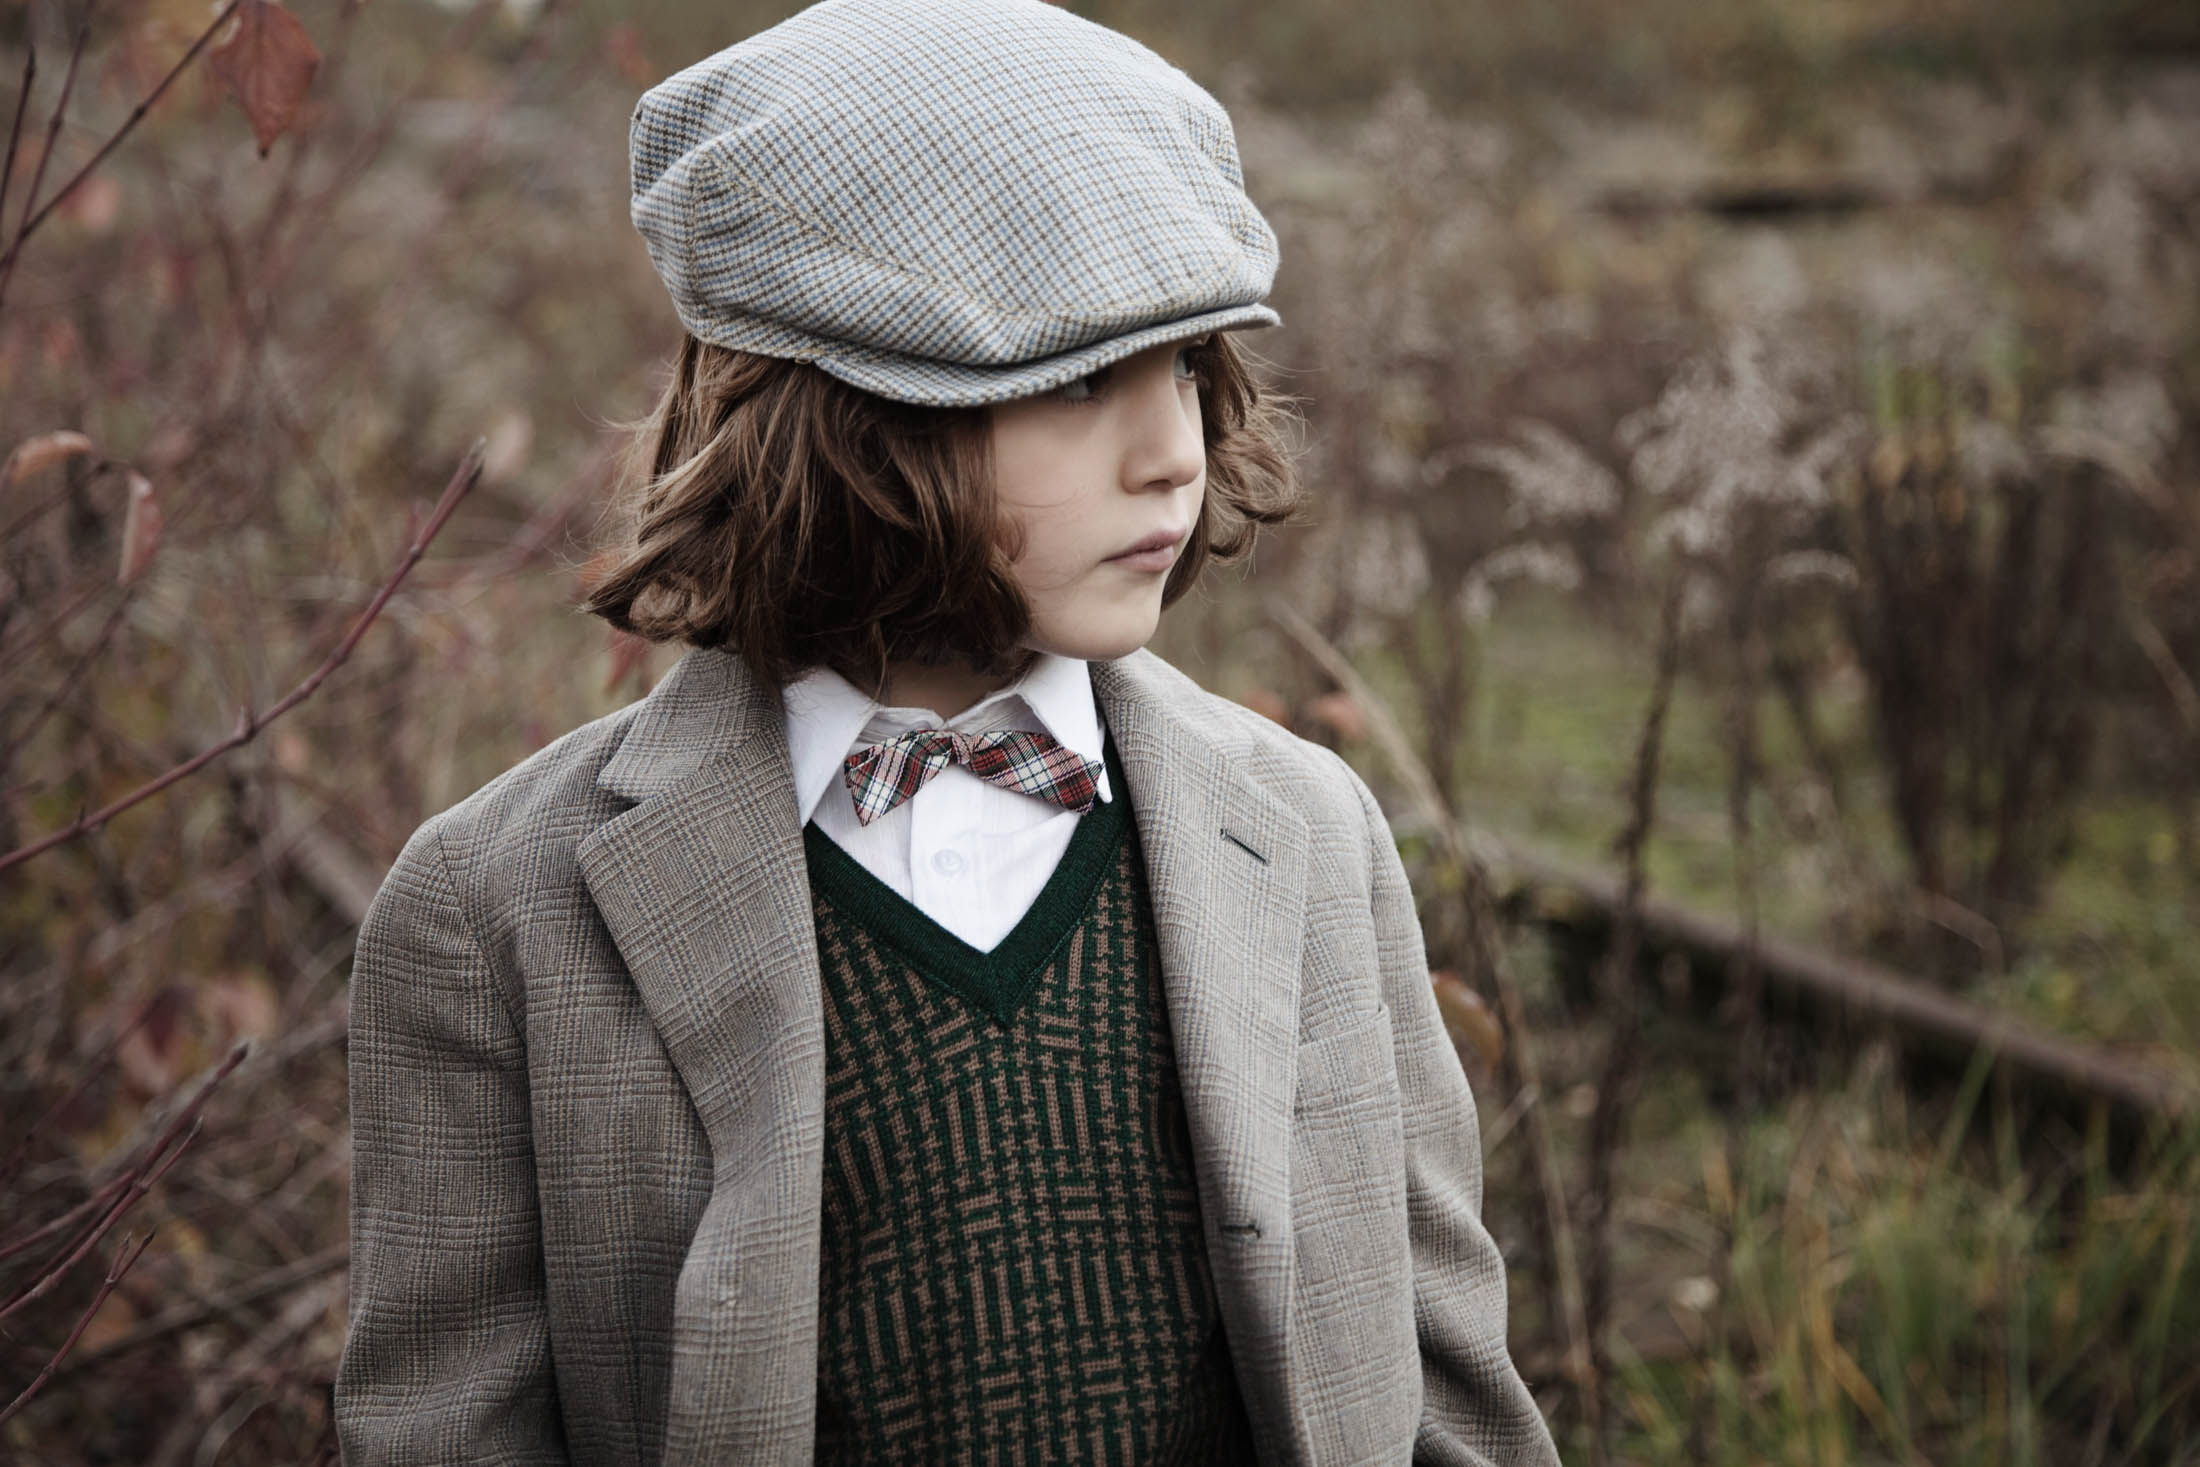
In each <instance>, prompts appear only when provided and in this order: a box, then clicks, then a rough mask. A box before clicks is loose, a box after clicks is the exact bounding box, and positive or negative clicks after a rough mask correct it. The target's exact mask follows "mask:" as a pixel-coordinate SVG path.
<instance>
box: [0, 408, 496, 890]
mask: <svg viewBox="0 0 2200 1467" xmlns="http://www.w3.org/2000/svg"><path fill="white" fill-rule="evenodd" d="M485 447H486V444H485V442H484V441H483V440H479V439H477V440H475V442H474V446H473V447H472V448H470V449H468V450H467V452H466V457H465V458H464V459H463V460H461V461H460V463H459V466H458V469H457V471H456V472H454V473H453V474H452V475H451V481H450V483H448V484H447V485H445V486H444V488H443V497H442V498H441V499H439V500H437V501H436V506H435V509H434V511H433V512H432V513H430V514H429V516H428V518H427V521H426V522H425V523H424V524H422V526H421V527H420V531H419V533H418V534H416V535H415V536H414V537H413V540H412V543H411V544H410V545H408V546H406V547H405V553H404V555H403V556H401V557H400V558H399V559H398V562H397V569H396V570H395V571H393V572H391V574H390V577H389V579H388V580H386V581H384V582H383V583H382V589H381V590H379V591H377V592H376V593H375V595H374V599H373V600H372V601H370V602H368V603H367V607H366V610H364V611H362V612H360V613H359V615H358V616H357V617H356V618H355V619H354V620H353V621H352V624H351V630H350V631H348V632H346V633H345V634H344V639H343V640H342V641H341V642H339V643H337V645H336V650H335V651H333V652H331V653H329V655H328V657H327V658H326V660H324V661H323V662H322V663H321V665H320V666H319V667H317V668H315V669H314V670H313V672H312V673H311V674H310V675H309V676H308V677H307V678H306V680H305V681H304V682H302V683H300V684H298V686H297V687H295V688H292V689H291V690H290V691H289V692H288V693H287V694H285V695H284V696H283V698H282V700H281V701H280V702H278V703H276V704H275V705H274V706H273V707H271V708H269V709H268V710H267V711H266V712H265V713H254V712H253V711H252V710H251V709H250V708H240V709H239V710H238V711H237V725H236V727H235V728H234V729H233V730H232V731H231V732H230V734H229V736H228V737H227V738H224V739H222V740H220V741H219V742H217V743H215V744H213V745H211V746H210V747H208V748H206V749H204V750H202V751H201V752H200V753H199V754H197V755H196V756H194V757H193V758H191V759H188V760H186V761H184V762H183V763H181V764H179V765H177V766H176V767H175V768H173V769H171V770H169V771H168V772H167V773H166V774H163V775H161V776H159V777H158V778H156V779H153V780H150V781H148V782H147V783H145V784H143V785H140V786H139V787H138V788H136V789H134V790H132V791H131V792H130V793H128V794H126V795H124V796H122V797H121V798H120V799H118V800H116V801H114V802H113V803H112V804H109V805H104V806H102V807H101V808H99V809H97V810H93V811H90V812H88V813H86V814H83V815H79V816H77V818H76V819H74V820H72V821H70V822H69V823H68V824H67V825H65V826H63V827H62V828H61V829H59V830H57V831H54V832H53V833H52V834H50V835H46V836H42V837H40V838H39V839H37V840H34V841H32V842H31V843H30V844H29V845H25V846H18V847H17V848H16V849H14V850H12V851H9V852H8V853H7V854H6V855H0V871H6V870H8V869H9V868H10V867H14V866H20V865H22V864H23V863H24V862H25V861H28V860H30V859H31V858H32V857H34V856H40V855H43V854H45V853H46V852H47V851H50V850H52V849H53V848H54V847H55V846H58V845H63V844H65V843H67V842H69V841H72V840H75V839H76V838H77V837H78V836H81V835H84V834H86V833H88V832H90V831H94V830H97V829H99V828H100V827H101V826H103V825H105V824H106V823H107V822H108V821H110V820H112V819H114V818H115V816H117V815H120V814H121V813H122V812H123V811H125V810H127V809H129V808H131V807H132V806H133V805H141V804H143V803H144V802H145V801H147V800H149V799H151V798H153V796H155V795H157V794H159V793H161V792H162V791H163V790H165V789H167V788H168V787H169V786H170V785H174V784H179V783H181V782H182V781H184V780H186V779H188V778H190V777H191V776H192V775H194V774H196V773H198V772H199V771H200V770H201V769H204V768H205V767H206V766H207V765H209V764H211V763H213V762H214V761H215V760H216V759H219V758H220V757H221V756H222V755H224V754H226V753H228V752H229V751H230V750H232V749H235V748H239V747H241V746H243V745H245V744H248V743H250V742H252V740H253V739H255V738H257V737H258V736H259V734H260V731H261V730H262V729H264V728H266V727H267V726H268V725H269V724H271V723H273V722H274V721H275V720H276V719H278V718H281V717H282V716H283V715H284V714H286V713H288V712H289V711H290V710H291V709H293V708H295V707H297V706H298V705H299V704H300V703H303V702H304V701H305V700H306V699H308V698H310V697H312V696H313V694H314V693H315V691H316V690H318V689H319V688H320V686H321V684H322V683H323V682H325V681H327V680H328V677H329V675H330V674H331V673H333V672H335V671H336V669H337V668H339V667H341V666H343V665H344V662H345V660H346V659H348V658H349V657H350V656H351V654H352V651H353V649H354V648H356V647H357V646H358V645H359V640H360V638H362V637H364V636H365V635H366V631H367V628H368V627H369V626H371V625H373V623H374V619H375V618H376V617H378V616H380V615H381V614H382V608H383V607H384V606H386V605H388V604H389V600H390V598H391V597H392V596H394V595H396V594H397V588H398V587H399V586H400V585H402V584H404V580H405V577H406V576H407V575H408V574H410V573H411V571H412V568H413V567H414V566H415V565H417V564H418V563H419V561H420V557H421V556H422V555H424V554H426V553H427V549H428V545H429V542H431V541H432V540H434V539H435V537H436V536H437V534H439V533H440V532H441V531H442V529H443V526H444V524H445V522H446V521H448V520H449V519H450V517H451V512H452V511H453V510H455V509H457V508H458V502H459V501H460V500H461V499H464V498H465V497H466V494H467V491H468V490H470V489H472V488H473V487H474V483H475V481H476V480H478V479H479V478H480V477H481V458H482V453H483V451H484V449H485Z"/></svg>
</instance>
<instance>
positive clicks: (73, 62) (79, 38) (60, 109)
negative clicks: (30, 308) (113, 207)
mask: <svg viewBox="0 0 2200 1467" xmlns="http://www.w3.org/2000/svg"><path fill="white" fill-rule="evenodd" d="M93 8H94V7H93V6H92V5H91V4H88V3H87V4H86V5H85V7H84V15H83V18H82V19H81V20H79V21H78V22H77V26H76V41H75V43H74V44H72V45H71V46H70V47H69V68H68V70H66V71H64V72H62V73H61V95H60V96H59V97H56V98H55V99H54V104H53V116H52V117H50V118H48V119H47V121H46V145H45V147H43V148H41V149H39V152H38V166H37V167H36V168H33V169H32V170H31V183H30V187H29V188H27V189H25V190H24V191H23V212H22V214H21V215H20V216H19V218H20V220H21V222H20V223H18V224H17V225H16V226H15V238H14V239H13V240H11V241H9V243H8V252H7V254H6V255H4V256H0V297H4V296H6V294H7V291H8V280H9V278H10V277H12V276H13V275H14V274H15V257H16V256H17V255H19V254H21V253H22V250H23V239H24V236H26V235H28V234H29V233H30V232H31V229H32V227H33V225H34V224H35V223H36V220H34V219H33V218H32V215H31V205H32V204H34V203H36V202H37V200H38V186H39V185H40V184H41V183H44V182H45V181H46V165H47V164H48V163H51V162H52V161H53V146H54V143H55V142H56V141H57V140H58V139H59V138H60V136H61V119H62V118H63V117H64V116H66V115H67V113H68V110H69V93H71V92H73V91H75V90H76V71H77V67H78V65H79V64H81V63H82V62H83V60H84V44H85V42H87V41H89V40H90V39H91V36H92V10H93ZM24 95H25V97H26V98H27V97H28V96H29V92H28V90H27V89H26V91H25V94H24ZM63 192H66V190H64V191H63ZM48 207H51V206H50V205H49V206H48ZM45 214H46V211H45V210H44V209H41V210H39V211H38V215H37V217H38V218H40V219H43V218H44V217H45Z"/></svg>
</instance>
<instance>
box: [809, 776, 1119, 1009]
mask: <svg viewBox="0 0 2200 1467" xmlns="http://www.w3.org/2000/svg"><path fill="white" fill-rule="evenodd" d="M1102 757H1103V758H1104V759H1105V761H1106V763H1107V770H1108V782H1109V785H1110V786H1111V788H1112V789H1113V792H1114V796H1115V798H1113V799H1112V800H1109V801H1107V802H1105V803H1102V804H1095V805H1094V806H1093V807H1092V808H1091V809H1090V810H1088V811H1086V812H1085V813H1084V814H1083V815H1082V816H1080V817H1079V818H1078V821H1077V830H1076V832H1075V833H1074V834H1072V835H1071V836H1070V841H1069V845H1068V847H1067V848H1066V849H1065V850H1064V851H1063V852H1062V859H1061V861H1060V863H1059V864H1057V865H1056V866H1055V868H1054V872H1053V874H1052V875H1051V876H1049V877H1048V878H1047V883H1046V885H1045V886H1043V887H1041V888H1040V891H1039V895H1038V896H1037V897H1036V898H1035V899H1033V901H1032V903H1031V907H1030V909H1029V910H1027V911H1026V912H1025V913H1024V915H1023V916H1022V917H1021V918H1020V919H1018V921H1017V923H1016V925H1015V926H1014V927H1013V928H1011V929H1009V932H1008V935H1007V936H1005V937H1003V938H1002V939H1001V940H1000V942H998V943H997V944H995V945H994V947H993V949H992V950H991V951H990V952H987V951H982V950H980V949H978V948H975V947H972V946H971V945H970V944H969V943H967V942H965V941H963V940H962V939H961V938H960V937H957V936H956V935H955V934H954V933H952V932H950V931H948V930H947V929H946V928H945V927H942V926H941V925H940V924H939V923H938V922H935V921H934V920H932V918H930V917H929V916H927V915H925V913H924V910H923V909H922V908H921V907H919V906H917V905H916V903H914V902H912V901H910V900H909V899H908V898H907V897H904V896H903V895H902V894H901V893H900V892H898V891H895V890H894V889H893V888H892V887H891V886H888V885H887V884H886V883H885V882H883V881H881V880H879V878H878V877H876V876H874V875H872V874H871V872H870V871H869V870H868V869H867V868H866V867H865V866H864V865H863V863H862V862H861V861H858V860H857V859H856V858H855V857H853V856H851V855H849V854H848V853H847V852H846V851H844V850H842V849H841V848H840V846H839V845H838V844H837V843H836V842H835V841H834V840H833V838H832V837H831V836H829V835H827V834H825V833H824V832H823V831H821V830H819V829H818V828H817V824H816V822H815V821H812V822H810V823H808V824H805V825H804V826H803V827H802V844H803V849H804V852H805V854H806V855H807V857H808V860H809V870H810V885H811V888H812V889H813V890H814V891H816V892H817V893H818V894H820V895H822V896H823V897H824V898H825V900H826V901H827V902H828V903H829V904H830V905H831V906H832V908H833V909H834V910H835V911H836V912H838V913H840V914H841V915H842V916H843V917H846V918H847V919H849V920H851V921H853V922H856V923H857V924H859V925H860V926H862V927H863V928H864V929H866V930H867V931H869V932H870V933H871V934H873V935H874V936H876V937H877V938H878V939H879V940H880V941H881V942H884V943H885V944H886V945H887V946H889V947H891V948H892V949H893V950H894V951H895V952H896V953H898V954H899V955H900V956H901V957H902V958H904V959H905V960H907V961H908V963H909V964H910V966H912V967H913V968H915V969H916V970H917V972H918V973H919V974H921V975H922V976H923V977H924V978H925V979H926V980H927V981H928V982H930V983H932V984H934V985H936V986H938V987H940V988H943V989H945V990H947V991H948V992H950V993H952V994H955V995H956V996H957V997H959V998H961V999H962V1000H963V1001H964V1002H966V1003H968V1004H970V1005H971V1006H972V1007H973V1008H975V1009H977V1010H978V1011H979V1012H981V1013H983V1014H986V1015H987V1016H989V1017H990V1018H992V1019H993V1020H994V1022H996V1023H997V1024H999V1025H1000V1026H1002V1027H1003V1028H1006V1027H1008V1026H1009V1025H1010V1024H1012V1023H1013V1022H1014V1021H1015V1016H1016V1013H1017V1011H1018V1010H1019V1009H1021V1008H1022V1007H1023V1005H1024V1002H1025V1000H1027V999H1028V998H1030V996H1031V993H1032V990H1033V989H1034V988H1036V987H1037V986H1038V982H1039V978H1040V975H1042V974H1043V973H1045V972H1046V970H1047V968H1048V966H1049V965H1050V964H1051V963H1052V962H1053V960H1054V957H1055V954H1056V953H1057V952H1059V951H1060V949H1061V947H1062V945H1063V944H1064V943H1066V942H1067V941H1068V940H1069V937H1070V934H1072V933H1073V932H1075V931H1076V930H1077V929H1078V927H1079V926H1081V925H1082V924H1083V922H1084V920H1085V915H1086V913H1087V912H1088V911H1090V910H1091V907H1092V901H1093V896H1094V894H1095V893H1096V892H1097V891H1098V889H1099V886H1100V883H1101V882H1102V881H1103V880H1104V879H1106V877H1107V874H1108V871H1109V868H1110V867H1111V866H1112V865H1113V864H1114V858H1115V853H1116V847H1117V846H1118V845H1119V844H1120V843H1121V841H1122V838H1123V833H1124V831H1125V829H1126V828H1127V827H1128V826H1129V824H1130V821H1129V818H1128V807H1129V804H1130V800H1129V785H1128V784H1127V783H1126V781H1125V780H1124V778H1123V770H1122V766H1121V764H1120V762H1119V760H1118V757H1117V753H1116V748H1115V740H1114V739H1112V738H1105V739H1104V740H1103V743H1102Z"/></svg>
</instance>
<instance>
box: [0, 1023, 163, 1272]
mask: <svg viewBox="0 0 2200 1467" xmlns="http://www.w3.org/2000/svg"><path fill="white" fill-rule="evenodd" d="M152 1012H153V1010H152V1006H151V1005H150V1004H141V1005H139V1006H138V1010H137V1012H136V1013H134V1014H132V1015H131V1016H130V1022H129V1023H127V1024H124V1025H123V1026H122V1027H121V1028H120V1029H117V1030H116V1031H115V1032H114V1035H113V1036H112V1037H111V1038H109V1039H108V1041H107V1042H106V1044H104V1045H102V1046H101V1047H100V1051H99V1053H98V1054H97V1055H95V1056H93V1057H92V1058H91V1059H90V1060H88V1061H86V1062H85V1064H84V1069H83V1072H82V1073H81V1074H79V1075H78V1076H77V1077H76V1083H75V1084H74V1085H71V1086H70V1087H69V1090H68V1093H67V1094H65V1095H63V1096H62V1097H61V1098H60V1099H59V1100H57V1101H55V1102H54V1103H53V1104H52V1105H49V1106H47V1107H46V1109H45V1112H44V1113H43V1114H41V1115H40V1116H39V1117H38V1119H37V1120H35V1121H32V1122H31V1124H30V1129H29V1130H27V1131H25V1132H24V1133H23V1137H22V1139H21V1140H20V1141H18V1142H17V1143H16V1147H15V1150H14V1152H12V1153H11V1154H10V1155H9V1157H8V1159H7V1160H6V1161H4V1162H0V1186H5V1185H6V1184H7V1183H8V1182H10V1181H11V1180H13V1179H14V1177H15V1174H16V1173H17V1172H18V1171H20V1170H22V1167H23V1163H24V1162H25V1161H27V1160H29V1159H30V1154H31V1147H32V1145H33V1144H34V1143H35V1142H36V1141H37V1140H38V1133H39V1132H40V1131H43V1130H44V1129H45V1128H46V1127H47V1126H48V1125H50V1124H52V1122H53V1118H54V1117H55V1116H58V1115H60V1114H61V1113H62V1112H63V1111H65V1110H67V1109H68V1108H69V1107H70V1106H71V1105H73V1104H75V1102H76V1098H77V1097H78V1096H80V1095H82V1094H83V1093H84V1089H85V1087H86V1086H88V1085H90V1084H91V1083H92V1080H93V1079H94V1078H95V1077H96V1076H97V1075H98V1074H99V1073H100V1071H101V1070H103V1069H105V1068H106V1065H107V1062H108V1061H109V1060H111V1059H113V1058H114V1056H115V1051H116V1050H118V1049H120V1048H121V1047H122V1041H123V1040H125V1039H127V1038H129V1037H130V1035H131V1034H132V1033H133V1032H134V1031H135V1030H136V1029H137V1027H138V1026H139V1025H140V1024H143V1023H144V1022H145V1021H146V1019H147V1018H148V1017H150V1016H151V1014H152ZM16 1251H18V1250H17V1245H14V1244H7V1245H0V1258H6V1257H7V1256H8V1255H9V1254H11V1253H13V1252H16Z"/></svg>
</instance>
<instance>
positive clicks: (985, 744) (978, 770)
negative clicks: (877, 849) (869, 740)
mask: <svg viewBox="0 0 2200 1467" xmlns="http://www.w3.org/2000/svg"><path fill="white" fill-rule="evenodd" d="M950 764H960V765H962V766H963V767H964V768H965V769H968V770H969V771H970V772H971V773H972V774H975V775H976V776H978V778H980V779H982V780H984V781H985V782H986V783H987V784H992V785H999V786H1000V787H1001V788H1002V789H1007V790H1014V791H1016V792H1017V793H1018V794H1024V795H1036V796H1038V797H1039V798H1040V799H1042V800H1051V801H1053V802H1054V803H1055V804H1057V805H1060V806H1061V807H1062V808H1063V809H1065V810H1075V811H1076V812H1077V813H1078V814H1080V815H1082V814H1084V813H1085V812H1086V811H1087V810H1090V809H1091V808H1092V804H1093V801H1094V800H1095V799H1097V798H1098V797H1099V793H1100V766H1099V765H1098V764H1097V763H1095V762H1094V761H1092V760H1090V759H1087V758H1085V757H1084V756H1083V755H1082V754H1079V753H1078V752H1077V751H1076V750H1074V749H1070V748H1065V747H1064V746H1063V745H1062V744H1060V743H1059V742H1057V741H1056V740H1055V739H1054V738H1053V737H1052V736H1051V735H1049V734H1043V733H1035V732H1032V731H1029V730H1025V729H1002V730H999V731H997V732H994V733H982V734H966V733H958V732H956V731H955V730H953V729H946V728H918V729H911V730H910V731H909V732H908V733H905V734H897V735H895V736H894V737H893V738H890V739H888V740H886V741H885V742H884V743H878V744H873V745H871V746H870V747H869V748H867V749H862V750H859V751H857V752H856V753H853V754H850V755H849V756H848V762H847V775H848V793H849V795H850V796H851V797H853V799H854V800H855V805H856V821H857V823H858V824H862V825H869V824H870V823H871V822H872V821H874V820H876V819H878V818H879V817H880V816H881V815H884V814H885V813H887V812H888V811H889V810H891V809H893V808H894V807H895V806H896V805H898V804H900V803H901V802H902V801H903V800H906V799H908V798H909V797H910V796H911V795H913V794H915V793H916V792H917V791H918V790H921V789H923V788H924V787H925V785H926V784H927V783H929V782H930V781H931V780H932V778H933V777H934V776H936V775H937V774H939V773H940V771H942V770H944V769H945V768H947V766H948V765H950Z"/></svg>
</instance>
